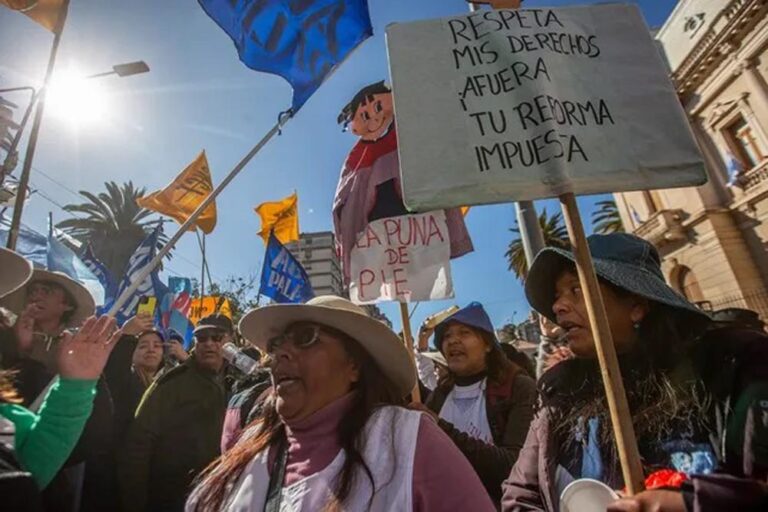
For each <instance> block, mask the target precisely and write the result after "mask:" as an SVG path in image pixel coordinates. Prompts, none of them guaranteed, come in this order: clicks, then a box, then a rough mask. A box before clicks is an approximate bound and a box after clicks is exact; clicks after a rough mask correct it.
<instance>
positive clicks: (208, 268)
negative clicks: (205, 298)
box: [195, 230, 213, 286]
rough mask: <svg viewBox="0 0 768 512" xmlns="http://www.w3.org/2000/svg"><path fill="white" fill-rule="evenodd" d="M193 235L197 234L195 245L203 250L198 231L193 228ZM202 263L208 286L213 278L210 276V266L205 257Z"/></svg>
mask: <svg viewBox="0 0 768 512" xmlns="http://www.w3.org/2000/svg"><path fill="white" fill-rule="evenodd" d="M195 235H196V236H197V245H198V246H199V247H200V251H205V249H203V243H202V242H201V241H200V233H199V232H198V231H197V230H195ZM203 236H205V233H203ZM203 265H205V275H206V276H208V286H210V285H211V284H212V283H213V279H212V278H211V267H209V266H208V260H207V259H203Z"/></svg>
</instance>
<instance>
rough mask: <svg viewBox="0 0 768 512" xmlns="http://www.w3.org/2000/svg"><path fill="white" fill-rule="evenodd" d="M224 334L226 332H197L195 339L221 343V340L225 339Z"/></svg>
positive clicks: (199, 341)
mask: <svg viewBox="0 0 768 512" xmlns="http://www.w3.org/2000/svg"><path fill="white" fill-rule="evenodd" d="M224 336H225V334H224V333H223V332H201V333H200V334H195V340H197V342H198V343H205V342H206V341H208V340H211V341H213V342H215V343H220V342H221V340H223V339H224Z"/></svg>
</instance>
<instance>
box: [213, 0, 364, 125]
mask: <svg viewBox="0 0 768 512" xmlns="http://www.w3.org/2000/svg"><path fill="white" fill-rule="evenodd" d="M198 1H199V2H200V5H201V6H202V7H203V9H205V12H207V13H208V16H210V17H211V18H213V20H214V21H215V22H216V23H218V25H219V26H220V27H221V28H222V29H224V31H225V32H226V33H227V34H229V36H230V37H231V38H232V41H233V42H234V43H235V47H236V48H237V52H238V54H239V55H240V60H241V61H243V63H244V64H245V65H246V66H248V67H250V68H252V69H255V70H257V71H264V72H267V73H273V74H276V75H280V76H282V77H283V78H285V79H286V80H288V82H289V83H290V84H291V86H292V87H293V105H292V109H293V112H294V113H295V112H297V111H298V110H299V109H300V108H301V106H302V105H304V102H305V101H307V99H308V98H309V97H310V96H312V94H313V93H314V92H315V91H316V90H317V88H318V87H320V85H321V84H322V83H323V81H324V80H325V79H326V78H327V77H328V75H329V74H330V73H331V71H333V68H334V67H336V66H337V65H338V64H340V63H341V62H342V61H343V60H344V59H345V58H346V57H347V55H349V53H350V52H351V51H352V50H354V49H355V48H356V47H357V45H359V44H360V43H362V42H363V41H365V40H366V39H367V38H368V37H370V36H371V35H372V34H373V29H372V27H371V18H370V15H369V14H368V2H367V0H198Z"/></svg>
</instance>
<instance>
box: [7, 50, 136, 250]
mask: <svg viewBox="0 0 768 512" xmlns="http://www.w3.org/2000/svg"><path fill="white" fill-rule="evenodd" d="M148 71H149V66H148V65H147V63H146V62H144V61H136V62H129V63H126V64H116V65H114V66H112V71H106V72H104V73H97V74H95V75H90V76H87V77H86V78H87V79H90V78H100V77H103V76H109V75H117V76H119V77H121V78H122V77H126V76H132V75H137V74H140V73H146V72H148ZM48 86H49V84H48V83H46V84H44V85H43V87H41V88H40V89H39V90H38V89H35V88H34V87H32V86H24V87H12V88H9V89H0V93H3V92H14V91H21V90H28V91H31V93H32V95H31V98H30V101H29V105H28V106H27V109H26V111H25V112H24V117H23V118H22V120H21V123H19V129H18V130H17V131H16V136H15V137H14V139H13V141H12V142H11V146H10V148H9V150H8V154H7V156H6V158H5V161H4V162H3V166H2V169H0V183H2V180H4V179H5V176H6V175H7V174H10V172H11V171H12V170H13V168H14V167H15V166H16V160H17V159H18V157H17V155H16V148H17V147H18V145H19V141H20V140H21V135H22V132H23V131H24V127H25V125H26V124H27V121H28V119H29V116H30V113H31V112H32V107H33V106H34V105H35V104H37V105H38V107H37V114H36V115H35V120H34V123H33V124H32V131H31V134H30V136H29V142H28V143H27V153H26V155H25V157H24V167H23V168H22V171H21V177H20V178H19V188H18V191H17V197H16V201H15V204H14V208H13V219H12V221H11V229H10V232H9V233H8V244H7V247H8V248H9V249H11V250H13V249H15V248H16V239H17V238H18V234H19V226H20V225H21V213H22V210H23V209H24V200H25V196H26V193H27V186H28V185H29V175H30V172H31V170H32V159H33V157H34V155H35V148H36V147H37V137H38V133H39V131H40V123H41V121H42V113H43V104H44V102H45V92H46V88H47V87H48Z"/></svg>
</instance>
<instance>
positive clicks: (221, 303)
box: [189, 296, 232, 325]
mask: <svg viewBox="0 0 768 512" xmlns="http://www.w3.org/2000/svg"><path fill="white" fill-rule="evenodd" d="M214 313H219V314H221V315H224V316H225V317H227V318H229V319H230V320H231V319H232V308H231V307H230V306H229V299H227V298H225V297H214V296H206V297H203V298H202V299H200V297H198V298H196V299H191V303H190V307H189V321H190V322H192V325H197V322H199V321H200V319H201V318H205V317H206V316H208V315H212V314H214Z"/></svg>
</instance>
